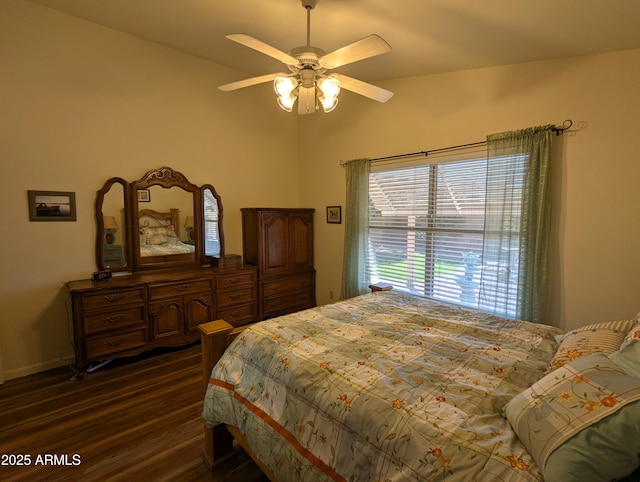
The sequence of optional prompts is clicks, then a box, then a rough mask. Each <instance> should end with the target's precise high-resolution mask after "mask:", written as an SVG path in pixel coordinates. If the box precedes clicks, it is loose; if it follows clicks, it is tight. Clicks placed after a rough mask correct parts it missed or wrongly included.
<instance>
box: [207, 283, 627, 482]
mask: <svg viewBox="0 0 640 482" xmlns="http://www.w3.org/2000/svg"><path fill="white" fill-rule="evenodd" d="M201 330H202V332H203V338H202V341H203V343H202V349H203V362H204V363H203V365H204V366H203V370H204V374H205V379H204V382H205V386H206V394H205V403H204V411H203V417H204V419H205V423H206V429H205V433H206V446H205V459H206V461H207V463H209V464H210V465H215V463H216V462H217V461H219V460H221V459H223V458H224V456H225V453H227V452H228V451H229V450H230V448H231V444H232V438H231V435H233V437H235V438H236V439H237V440H238V441H239V442H240V443H241V444H242V445H243V447H245V449H247V451H248V452H249V454H250V455H251V456H252V457H253V458H254V459H255V460H256V461H257V462H258V464H259V465H260V466H261V468H262V469H263V470H264V471H265V473H266V474H267V475H268V476H269V478H271V479H272V480H280V481H285V480H293V481H300V480H304V481H312V480H429V481H435V480H441V481H449V482H451V481H469V480H474V481H518V482H521V481H542V480H546V481H548V482H552V481H555V480H558V481H562V482H567V481H570V480H582V481H583V482H584V481H587V480H588V481H598V480H612V479H613V478H615V477H619V478H621V477H625V476H628V475H629V474H630V473H631V472H632V471H634V469H635V468H636V467H638V465H640V426H639V425H640V424H638V423H637V421H638V420H640V402H639V400H640V378H639V377H640V364H639V365H638V366H636V365H634V363H635V362H629V360H634V359H636V357H637V360H639V361H640V356H638V353H636V351H637V350H640V348H639V346H636V343H635V342H636V341H638V344H640V326H639V325H638V322H637V321H636V320H625V321H618V322H610V323H602V324H599V325H591V326H589V327H584V328H582V329H578V330H574V331H572V332H569V333H562V332H561V331H560V330H559V329H557V328H554V327H551V326H546V325H541V324H533V323H528V322H522V321H513V320H507V319H503V318H500V317H497V316H493V315H490V314H487V313H484V312H480V311H475V310H472V309H467V308H463V307H459V306H454V305H450V304H446V303H440V302H436V301H433V300H429V299H425V298H420V297H415V296H411V295H407V294H403V293H400V292H396V291H378V292H373V293H370V294H367V295H363V296H359V297H356V298H353V299H350V300H345V301H341V302H339V303H335V304H331V305H325V306H321V307H316V308H313V309H310V310H305V311H301V312H298V313H293V314H290V315H286V316H282V317H278V318H274V319H270V320H266V321H262V322H260V323H257V324H254V325H251V326H250V327H248V328H246V329H245V328H239V329H238V328H236V329H233V328H232V327H231V326H230V325H228V324H226V323H225V322H224V321H223V320H218V321H214V322H212V323H209V324H206V325H201ZM227 345H228V346H227ZM625 349H626V352H625ZM616 355H617V356H618V357H617V361H616ZM623 360H627V362H623ZM625 363H627V366H626V368H624V369H623V368H621V367H622V366H624V364H625ZM634 370H637V373H634ZM580 437H582V439H581V438H580ZM598 437H600V438H598ZM613 439H617V440H613ZM594 440H595V441H596V442H594ZM594 443H595V446H596V447H597V449H593V446H594V445H593V444H594ZM585 454H587V455H585ZM591 455H593V457H592V456H591ZM585 459H586V460H585ZM592 459H593V460H592ZM594 471H595V472H594ZM596 472H597V473H599V474H600V475H599V476H596V475H594V474H595V473H596ZM585 474H586V475H585ZM636 474H637V473H636ZM629 480H637V479H629Z"/></svg>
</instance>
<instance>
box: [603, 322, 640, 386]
mask: <svg viewBox="0 0 640 482" xmlns="http://www.w3.org/2000/svg"><path fill="white" fill-rule="evenodd" d="M638 316H640V314H639V315H638ZM609 358H611V359H612V360H613V361H614V362H616V364H617V365H619V366H620V367H621V368H622V369H623V370H624V371H625V372H627V373H628V374H629V375H631V376H634V377H638V378H640V320H639V321H636V324H635V325H634V326H633V328H631V330H630V331H629V333H627V335H626V336H625V337H624V339H623V340H622V344H621V345H620V349H619V350H618V351H615V352H613V353H612V354H610V355H609Z"/></svg>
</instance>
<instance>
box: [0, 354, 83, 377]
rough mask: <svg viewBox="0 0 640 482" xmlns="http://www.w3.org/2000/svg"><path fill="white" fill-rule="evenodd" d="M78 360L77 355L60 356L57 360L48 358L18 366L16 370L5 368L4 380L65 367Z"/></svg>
mask: <svg viewBox="0 0 640 482" xmlns="http://www.w3.org/2000/svg"><path fill="white" fill-rule="evenodd" d="M75 360H76V357H75V356H70V357H64V358H58V359H57V360H48V361H45V362H42V363H36V364H34V365H29V366H27V367H22V368H16V369H15V370H5V371H4V372H3V377H4V381H5V382H6V381H7V380H13V379H15V378H22V377H26V376H28V375H33V374H34V373H40V372H46V371H47V370H52V369H53V368H59V367H63V366H65V365H70V364H72V363H74V362H75Z"/></svg>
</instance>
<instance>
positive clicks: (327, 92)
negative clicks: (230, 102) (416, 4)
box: [218, 0, 393, 114]
mask: <svg viewBox="0 0 640 482" xmlns="http://www.w3.org/2000/svg"><path fill="white" fill-rule="evenodd" d="M301 2H302V6H303V7H304V8H305V9H306V11H307V45H305V46H303V47H296V48H294V49H293V50H291V51H290V52H289V53H285V52H283V51H281V50H279V49H277V48H275V47H272V46H271V45H268V44H266V43H264V42H262V41H260V40H257V39H255V38H253V37H251V36H250V35H247V34H243V33H239V34H231V35H227V36H226V38H228V39H229V40H233V41H234V42H237V43H239V44H241V45H244V46H245V47H249V48H251V49H254V50H257V51H258V52H260V53H263V54H265V55H268V56H270V57H273V58H275V59H278V60H280V61H281V62H283V63H284V64H285V65H286V66H287V67H288V68H289V70H290V73H282V72H280V73H274V74H267V75H261V76H259V77H252V78H249V79H244V80H239V81H237V82H231V83H230V84H225V85H221V86H219V87H218V88H219V89H220V90H223V91H225V92H227V91H231V90H236V89H241V88H243V87H249V86H252V85H257V84H262V83H265V82H271V81H273V83H274V89H275V91H276V93H277V94H278V104H279V105H280V107H282V108H283V109H284V110H286V111H288V112H291V111H292V110H293V106H294V104H295V102H296V100H297V101H298V114H312V113H313V112H315V111H316V110H317V109H319V108H320V106H322V109H323V110H324V112H331V111H332V110H333V109H335V107H336V105H338V94H339V92H340V88H343V89H346V90H350V91H352V92H355V93H356V94H360V95H363V96H365V97H368V98H370V99H373V100H376V101H378V102H386V101H387V100H389V99H390V98H391V96H393V92H390V91H388V90H385V89H382V88H380V87H377V86H375V85H372V84H368V83H366V82H363V81H361V80H358V79H354V78H352V77H348V76H346V75H342V74H338V73H331V74H328V75H327V71H328V70H331V69H335V68H337V67H341V66H343V65H347V64H350V63H353V62H357V61H358V60H363V59H367V58H370V57H374V56H376V55H381V54H384V53H386V52H389V51H390V50H391V47H390V46H389V44H388V43H387V42H385V41H384V40H383V39H382V38H381V37H379V36H378V35H369V36H368V37H365V38H363V39H361V40H358V41H357V42H354V43H352V44H349V45H347V46H345V47H342V48H340V49H338V50H335V51H333V52H330V53H325V52H324V51H323V50H321V49H319V48H317V47H313V46H312V45H311V42H310V39H311V36H310V30H311V10H313V9H314V8H315V6H316V5H317V3H318V0H301Z"/></svg>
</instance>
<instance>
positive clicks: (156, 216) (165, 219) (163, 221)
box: [138, 208, 180, 234]
mask: <svg viewBox="0 0 640 482" xmlns="http://www.w3.org/2000/svg"><path fill="white" fill-rule="evenodd" d="M179 213H180V210H179V209H178V208H170V209H169V212H166V213H161V212H159V211H154V210H153V209H141V210H140V211H139V212H138V228H142V227H147V226H148V227H161V226H162V227H168V226H170V225H171V226H173V229H174V231H175V232H176V234H179V233H178V229H180V225H179V223H180V214H179ZM143 218H146V219H148V221H142V220H143ZM150 221H153V224H150Z"/></svg>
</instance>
